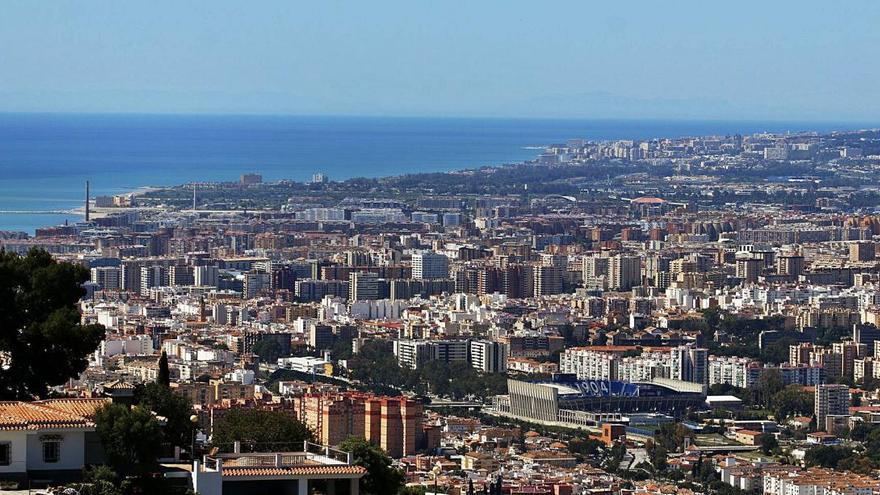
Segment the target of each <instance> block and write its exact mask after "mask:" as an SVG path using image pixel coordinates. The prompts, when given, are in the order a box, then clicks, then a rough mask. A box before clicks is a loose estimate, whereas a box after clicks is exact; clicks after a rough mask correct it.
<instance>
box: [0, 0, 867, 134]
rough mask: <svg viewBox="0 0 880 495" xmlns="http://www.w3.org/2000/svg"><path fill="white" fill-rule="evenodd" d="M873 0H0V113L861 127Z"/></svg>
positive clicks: (864, 107)
mask: <svg viewBox="0 0 880 495" xmlns="http://www.w3.org/2000/svg"><path fill="white" fill-rule="evenodd" d="M878 21H880V2H877V1H876V0H864V1H861V0H848V1H846V2H833V3H829V2H814V1H804V0H802V1H797V2H796V1H763V2H752V1H737V2H712V1H705V0H703V1H670V0H664V1H653V0H651V1H649V0H644V1H638V2H636V1H614V2H602V3H600V2H591V1H584V0H581V1H571V2H569V1H553V2H535V1H530V2H520V1H515V0H506V1H473V0H471V1H442V2H428V1H417V0H408V1H370V2H368V1H353V0H352V1H345V2H342V1H332V0H316V1H314V2H296V1H292V0H287V1H262V2H242V1H234V2H233V1H224V0H213V1H205V2H197V1H184V2H181V1H179V0H177V1H165V0H151V1H149V2H120V1H118V0H112V1H100V0H94V1H85V0H83V1H79V2H66V1H58V0H53V1H48V2H40V1H33V0H21V1H19V0H3V2H2V6H0V111H7V112H18V111H48V112H54V111H58V112H161V113H164V112H176V113H189V112H199V113H283V114H343V115H389V116H390V115H408V116H410V115H411V116H422V115H425V116H497V117H551V118H552V117H566V118H568V117H582V118H700V119H773V120H822V121H829V120H834V121H847V120H848V121H877V120H878V115H880V29H878Z"/></svg>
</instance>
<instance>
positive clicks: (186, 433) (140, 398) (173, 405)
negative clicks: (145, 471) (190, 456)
mask: <svg viewBox="0 0 880 495" xmlns="http://www.w3.org/2000/svg"><path fill="white" fill-rule="evenodd" d="M135 400H136V401H137V403H138V404H139V405H141V406H143V407H145V408H147V409H148V410H150V411H153V412H154V413H156V414H157V415H159V416H162V417H164V418H165V419H166V422H165V425H164V426H163V427H162V436H163V439H164V440H165V441H166V442H169V443H171V444H172V445H176V446H178V447H180V446H187V447H188V446H189V444H190V442H191V440H192V434H193V429H194V428H195V425H194V424H192V421H190V419H189V418H190V416H191V415H192V412H193V410H192V404H190V401H189V399H188V398H186V397H184V396H183V395H181V394H177V393H174V391H173V390H171V389H170V388H169V387H166V386H163V385H160V384H159V383H148V384H147V385H145V386H144V387H142V388H138V389H137V390H136V393H135Z"/></svg>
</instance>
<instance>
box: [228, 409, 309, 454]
mask: <svg viewBox="0 0 880 495" xmlns="http://www.w3.org/2000/svg"><path fill="white" fill-rule="evenodd" d="M312 438H313V437H312V432H311V431H310V430H309V428H308V427H307V426H306V425H304V424H303V423H302V422H301V421H299V420H298V419H296V418H294V417H291V416H289V415H287V414H285V413H283V412H280V411H265V410H261V409H230V410H229V411H228V412H227V413H226V414H225V415H224V416H223V417H222V418H220V420H219V421H217V422H216V423H215V424H214V430H213V434H212V442H213V443H214V445H215V446H216V447H219V448H220V449H221V450H227V451H228V450H231V447H232V445H233V444H234V443H235V442H236V441H238V442H241V444H242V448H243V449H247V450H250V451H252V452H273V451H284V450H288V451H289V450H300V449H302V443H303V441H305V440H312Z"/></svg>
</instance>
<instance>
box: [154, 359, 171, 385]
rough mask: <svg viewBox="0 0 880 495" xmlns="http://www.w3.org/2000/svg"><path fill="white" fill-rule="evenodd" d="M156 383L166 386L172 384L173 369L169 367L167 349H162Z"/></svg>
mask: <svg viewBox="0 0 880 495" xmlns="http://www.w3.org/2000/svg"><path fill="white" fill-rule="evenodd" d="M156 383H158V384H159V385H164V386H166V387H167V386H169V385H171V370H170V369H169V368H168V355H167V354H165V351H162V356H161V357H160V358H159V376H158V377H157V378H156Z"/></svg>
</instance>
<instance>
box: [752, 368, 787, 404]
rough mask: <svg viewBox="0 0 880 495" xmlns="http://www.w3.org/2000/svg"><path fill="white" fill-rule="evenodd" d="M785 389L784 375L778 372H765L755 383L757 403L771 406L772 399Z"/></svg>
mask: <svg viewBox="0 0 880 495" xmlns="http://www.w3.org/2000/svg"><path fill="white" fill-rule="evenodd" d="M784 387H785V384H784V382H783V381H782V375H781V374H780V373H779V371H778V370H766V371H764V372H763V373H761V376H760V377H758V381H757V382H756V383H755V391H756V392H757V397H756V398H755V399H756V400H755V402H756V403H758V404H761V405H763V406H769V405H770V399H771V397H773V395H774V394H776V393H777V392H779V391H780V390H782V389H783V388H784Z"/></svg>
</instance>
